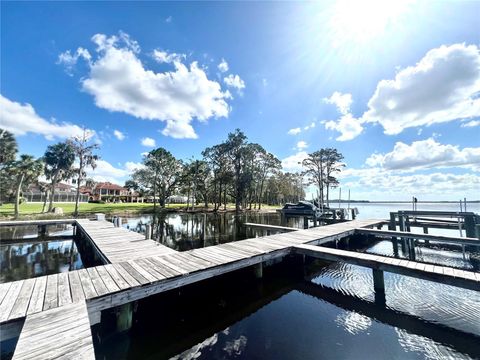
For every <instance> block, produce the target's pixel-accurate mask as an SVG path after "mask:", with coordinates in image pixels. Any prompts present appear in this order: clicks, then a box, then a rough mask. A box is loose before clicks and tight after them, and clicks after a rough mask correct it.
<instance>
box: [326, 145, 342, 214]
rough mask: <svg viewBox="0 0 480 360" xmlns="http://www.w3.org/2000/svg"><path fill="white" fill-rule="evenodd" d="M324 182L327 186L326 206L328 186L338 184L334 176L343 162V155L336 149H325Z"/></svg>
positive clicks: (340, 169)
mask: <svg viewBox="0 0 480 360" xmlns="http://www.w3.org/2000/svg"><path fill="white" fill-rule="evenodd" d="M325 157H326V161H325V184H326V188H327V194H326V195H327V206H330V188H331V187H332V188H334V187H336V186H338V184H339V181H338V179H337V177H336V175H337V174H338V173H340V172H341V171H342V168H344V167H345V164H344V163H342V160H343V155H342V154H341V153H339V152H338V150H337V149H334V148H327V149H325Z"/></svg>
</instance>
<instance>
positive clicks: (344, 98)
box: [323, 91, 353, 115]
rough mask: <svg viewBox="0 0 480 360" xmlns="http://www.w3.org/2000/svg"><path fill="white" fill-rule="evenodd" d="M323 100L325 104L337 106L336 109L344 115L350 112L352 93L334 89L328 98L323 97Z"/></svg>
mask: <svg viewBox="0 0 480 360" xmlns="http://www.w3.org/2000/svg"><path fill="white" fill-rule="evenodd" d="M323 101H324V102H326V103H327V104H332V105H335V106H336V107H337V110H338V111H339V112H340V113H341V114H342V115H346V114H348V113H349V112H350V106H351V105H352V102H353V100H352V94H349V93H346V94H343V93H341V92H338V91H335V92H334V93H333V94H332V95H331V96H330V97H329V98H324V99H323Z"/></svg>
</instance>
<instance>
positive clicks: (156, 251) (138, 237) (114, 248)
mask: <svg viewBox="0 0 480 360" xmlns="http://www.w3.org/2000/svg"><path fill="white" fill-rule="evenodd" d="M76 226H77V227H78V229H79V230H80V231H81V232H82V233H83V234H85V235H86V236H87V237H88V238H89V239H90V241H91V242H92V243H93V244H94V246H95V247H96V249H97V251H98V253H99V254H100V255H101V257H102V258H103V260H104V262H106V263H118V262H122V261H128V260H133V259H139V258H144V257H147V256H152V255H166V254H173V253H176V251H175V250H173V249H170V248H169V247H167V246H165V245H162V244H159V243H157V242H156V241H154V240H150V239H145V236H144V235H142V234H139V233H137V232H134V231H130V230H127V229H125V228H123V227H115V226H114V225H113V223H111V222H109V221H105V220H100V221H92V220H88V219H78V220H77V221H76ZM77 233H78V232H77Z"/></svg>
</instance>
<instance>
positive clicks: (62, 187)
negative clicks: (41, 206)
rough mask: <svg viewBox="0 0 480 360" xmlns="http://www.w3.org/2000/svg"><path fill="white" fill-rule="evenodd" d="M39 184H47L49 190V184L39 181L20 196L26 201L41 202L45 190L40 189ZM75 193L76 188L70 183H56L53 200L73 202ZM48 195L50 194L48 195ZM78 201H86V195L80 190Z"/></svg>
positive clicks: (43, 198)
mask: <svg viewBox="0 0 480 360" xmlns="http://www.w3.org/2000/svg"><path fill="white" fill-rule="evenodd" d="M39 185H40V186H39ZM41 186H42V187H43V186H48V189H49V190H50V184H47V183H44V182H40V183H39V184H32V185H30V186H29V187H28V188H27V189H26V190H25V191H23V193H22V196H23V198H24V199H25V200H26V201H27V202H43V201H44V200H45V195H46V194H45V191H43V190H42V189H41ZM76 194H77V188H76V187H75V186H73V185H70V184H65V183H58V184H56V185H55V194H54V196H53V201H54V202H75V196H76ZM48 196H50V195H48ZM79 201H80V202H87V201H88V196H86V195H84V194H82V192H80V198H79Z"/></svg>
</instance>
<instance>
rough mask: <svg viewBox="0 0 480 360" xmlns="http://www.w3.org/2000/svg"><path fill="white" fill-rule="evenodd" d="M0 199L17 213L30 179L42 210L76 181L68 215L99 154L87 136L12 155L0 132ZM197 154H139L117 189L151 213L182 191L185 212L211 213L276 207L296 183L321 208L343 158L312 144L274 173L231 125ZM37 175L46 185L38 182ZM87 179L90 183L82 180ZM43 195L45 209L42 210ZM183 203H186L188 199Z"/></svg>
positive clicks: (293, 194) (295, 191)
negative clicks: (312, 191)
mask: <svg viewBox="0 0 480 360" xmlns="http://www.w3.org/2000/svg"><path fill="white" fill-rule="evenodd" d="M0 147H1V157H0V184H1V185H0V196H1V199H2V201H5V200H7V201H13V202H14V203H15V216H16V217H18V213H19V204H20V199H21V194H22V191H24V189H25V188H26V187H28V186H30V185H32V184H34V183H35V184H37V186H38V187H39V188H40V189H41V190H42V191H44V192H45V194H46V195H48V196H45V203H44V207H43V211H52V209H53V197H54V193H55V188H56V186H57V184H58V183H59V182H61V181H65V180H67V179H71V178H75V179H76V185H77V189H76V204H75V214H74V215H78V202H79V196H80V187H81V185H82V184H83V185H85V184H86V185H90V186H91V185H92V184H91V182H92V181H91V179H88V178H87V169H89V168H92V169H95V166H96V161H97V160H98V159H99V157H98V155H97V154H96V153H95V152H96V151H97V150H98V147H99V146H98V144H96V143H93V142H92V141H91V137H90V134H88V132H87V131H84V132H83V135H82V136H79V137H75V138H71V139H68V140H66V141H64V142H60V143H57V144H53V145H49V146H48V147H47V149H46V151H45V154H44V156H42V157H40V158H38V159H35V158H34V157H33V156H31V155H26V154H21V155H18V146H17V142H16V140H15V137H14V136H13V134H11V133H10V132H8V131H5V130H2V129H0ZM201 155H202V157H201V158H200V159H193V158H192V159H189V160H180V159H177V158H176V157H175V156H174V155H173V154H172V153H171V152H170V151H168V150H166V149H164V148H162V147H159V148H157V149H154V150H152V151H150V152H149V153H148V154H147V155H146V156H144V158H143V161H142V164H143V166H142V167H141V168H139V169H137V170H136V171H135V172H134V173H133V174H132V176H131V179H129V180H127V181H126V182H125V187H126V188H128V189H130V190H135V191H138V192H139V193H140V194H141V195H142V196H144V197H149V198H151V199H152V201H153V206H154V210H156V209H157V207H159V208H163V207H165V205H166V202H167V200H168V198H169V197H171V196H172V195H176V194H182V195H185V196H186V197H187V199H188V200H187V209H189V208H192V209H194V208H195V206H198V205H200V204H202V206H204V207H205V208H208V207H209V204H212V205H213V210H214V211H217V210H220V209H222V208H223V209H226V208H227V204H228V203H234V204H235V210H236V212H240V211H242V210H245V209H248V210H252V209H257V210H260V209H261V207H262V204H269V205H282V204H284V203H285V202H296V201H299V200H301V199H304V198H305V191H304V187H305V186H306V185H310V184H313V185H316V187H317V188H318V202H319V203H320V204H321V205H322V206H323V205H324V204H325V201H326V204H327V205H328V197H329V190H330V189H331V188H332V187H336V186H338V180H337V177H336V175H337V174H338V173H339V172H340V171H341V169H342V167H343V166H344V165H343V164H342V163H341V161H342V160H343V156H342V155H341V154H340V153H339V152H338V151H337V150H336V149H331V148H327V149H320V150H318V151H316V152H313V153H311V154H309V155H308V157H307V158H306V159H305V160H303V162H302V163H301V165H302V166H303V168H304V171H303V172H300V173H291V172H284V171H282V166H281V161H280V160H279V159H278V158H277V157H276V156H275V155H273V154H272V153H269V152H268V151H267V150H265V149H264V148H263V147H262V146H261V145H260V144H256V143H252V142H249V141H248V139H247V136H246V135H245V134H244V133H243V132H242V131H240V130H239V129H237V130H235V131H234V132H232V133H229V134H228V136H227V139H226V140H225V141H223V142H221V143H220V144H217V145H214V146H211V147H207V148H206V149H204V150H203V151H202V153H201ZM41 175H44V176H45V177H46V179H47V180H48V181H49V183H47V184H45V183H41V182H39V181H38V178H39V177H40V176H41ZM89 183H90V184H89ZM47 197H48V199H49V201H48V208H47V206H46V205H47V204H46V201H47ZM190 200H191V201H190Z"/></svg>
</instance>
